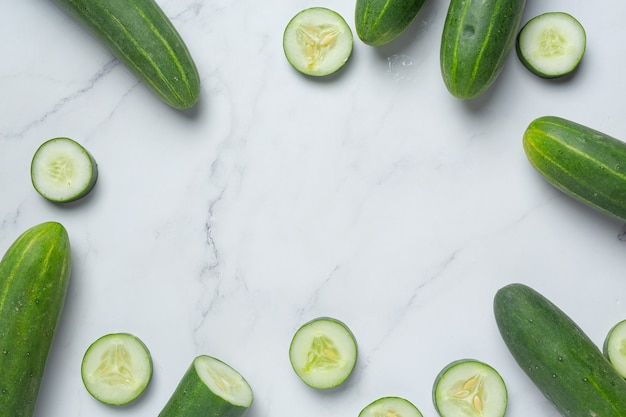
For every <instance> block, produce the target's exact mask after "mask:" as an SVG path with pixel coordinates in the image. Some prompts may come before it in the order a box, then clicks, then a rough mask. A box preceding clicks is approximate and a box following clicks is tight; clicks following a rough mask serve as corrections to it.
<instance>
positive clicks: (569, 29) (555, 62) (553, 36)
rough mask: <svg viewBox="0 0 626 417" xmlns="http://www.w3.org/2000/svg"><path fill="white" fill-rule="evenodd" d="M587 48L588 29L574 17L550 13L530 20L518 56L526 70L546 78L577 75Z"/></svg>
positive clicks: (522, 33)
mask: <svg viewBox="0 0 626 417" xmlns="http://www.w3.org/2000/svg"><path fill="white" fill-rule="evenodd" d="M586 45H587V36H586V33H585V29H584V28H583V26H582V25H581V24H580V22H579V21H578V20H576V19H575V18H574V17H573V16H571V15H570V14H568V13H564V12H547V13H543V14H541V15H539V16H536V17H534V18H532V19H530V20H529V21H528V22H527V23H526V24H525V25H524V26H523V27H522V29H521V30H520V32H519V34H518V36H517V42H516V51H517V56H518V57H519V59H520V61H521V62H522V64H524V66H525V67H526V68H528V69H529V70H530V71H531V72H533V73H535V74H536V75H538V76H540V77H543V78H557V77H561V76H564V75H566V74H569V73H571V72H572V71H574V70H575V69H576V68H577V67H578V65H579V64H580V61H581V60H582V59H583V55H584V54H585V49H586Z"/></svg>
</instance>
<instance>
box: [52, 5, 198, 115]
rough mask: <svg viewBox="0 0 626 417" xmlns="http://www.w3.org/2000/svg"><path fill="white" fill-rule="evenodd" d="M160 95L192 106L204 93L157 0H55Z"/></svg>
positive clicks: (174, 104) (177, 105) (170, 101)
mask: <svg viewBox="0 0 626 417" xmlns="http://www.w3.org/2000/svg"><path fill="white" fill-rule="evenodd" d="M53 1H54V2H55V3H57V4H58V5H59V6H61V8H62V9H64V10H65V11H66V12H67V13H68V14H69V15H70V16H72V17H73V18H74V19H75V20H77V21H78V22H80V23H81V24H82V25H83V26H84V27H85V28H86V29H88V30H89V31H90V32H91V33H92V34H93V35H94V36H95V38H97V39H98V40H99V41H100V42H101V43H102V44H103V45H104V46H106V47H107V48H108V49H109V50H110V51H111V53H112V54H113V55H114V56H116V57H117V58H118V59H119V60H120V62H123V63H124V64H125V65H126V66H127V67H128V68H129V69H130V70H131V71H132V72H133V73H134V74H135V76H136V77H137V78H138V79H139V80H141V81H143V83H144V84H145V85H147V86H148V87H149V88H150V89H151V90H152V91H153V92H154V93H155V94H156V95H157V96H158V97H160V98H161V99H162V100H163V101H164V102H166V103H167V104H169V105H170V106H172V107H174V108H176V109H188V108H191V107H193V106H194V105H195V103H196V102H197V101H198V99H199V97H200V77H199V75H198V70H197V67H196V65H195V62H194V60H193V59H192V57H191V54H190V53H189V50H188V48H187V46H186V44H185V43H184V41H183V39H182V38H181V36H180V34H179V33H178V31H177V30H176V29H175V28H174V26H173V24H172V22H171V21H170V19H169V18H168V17H167V16H166V15H165V13H164V12H163V10H162V9H161V8H160V7H159V5H158V4H157V3H156V2H155V0H53Z"/></svg>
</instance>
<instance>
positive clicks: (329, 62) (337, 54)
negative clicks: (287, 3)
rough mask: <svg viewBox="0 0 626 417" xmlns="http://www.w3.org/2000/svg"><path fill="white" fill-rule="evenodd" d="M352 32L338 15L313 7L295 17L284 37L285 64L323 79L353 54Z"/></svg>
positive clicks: (322, 8)
mask: <svg viewBox="0 0 626 417" xmlns="http://www.w3.org/2000/svg"><path fill="white" fill-rule="evenodd" d="M353 43H354V39H353V35H352V30H351V29H350V27H349V26H348V24H347V23H346V21H345V19H344V18H343V17H341V16H340V15H339V14H338V13H337V12H335V11H333V10H330V9H327V8H324V7H312V8H308V9H305V10H302V11H301V12H299V13H298V14H296V15H295V16H294V17H293V18H292V19H291V20H290V21H289V23H288V24H287V27H286V28H285V32H284V34H283V50H284V52H285V56H286V58H287V61H289V63H290V64H291V65H292V66H293V67H294V68H295V69H296V70H298V71H300V72H301V73H303V74H306V75H311V76H326V75H330V74H333V73H335V72H336V71H338V70H339V69H340V68H342V67H343V66H344V65H345V63H346V62H347V61H348V59H349V58H350V55H351V54H352V46H353Z"/></svg>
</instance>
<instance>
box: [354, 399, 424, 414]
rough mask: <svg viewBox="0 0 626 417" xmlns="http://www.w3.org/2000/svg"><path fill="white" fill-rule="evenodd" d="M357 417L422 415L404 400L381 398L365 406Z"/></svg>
mask: <svg viewBox="0 0 626 417" xmlns="http://www.w3.org/2000/svg"><path fill="white" fill-rule="evenodd" d="M359 417H422V413H421V412H420V410H419V409H418V408H417V407H416V406H415V405H413V403H411V402H410V401H408V400H406V399H404V398H401V397H382V398H379V399H377V400H375V401H373V402H371V403H370V404H368V405H367V406H365V408H363V409H362V410H361V412H360V413H359Z"/></svg>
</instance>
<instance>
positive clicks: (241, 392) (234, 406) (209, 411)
mask: <svg viewBox="0 0 626 417" xmlns="http://www.w3.org/2000/svg"><path fill="white" fill-rule="evenodd" d="M252 401H253V393H252V388H250V385H248V382H247V381H246V380H245V379H244V377H243V376H242V375H241V374H240V373H239V372H237V371H236V370H235V369H233V368H232V367H231V366H230V365H227V364H226V363H224V362H222V361H221V360H219V359H216V358H214V357H211V356H207V355H200V356H197V357H196V358H194V360H193V362H192V363H191V365H190V366H189V368H188V369H187V371H186V372H185V374H184V375H183V377H182V378H181V380H180V383H179V384H178V386H177V387H176V389H175V390H174V393H173V394H172V396H171V397H170V399H169V400H168V402H167V404H165V407H164V408H163V410H161V412H160V413H159V417H197V416H203V417H241V416H243V415H244V414H245V413H246V412H247V411H248V409H249V408H250V406H251V405H252Z"/></svg>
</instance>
